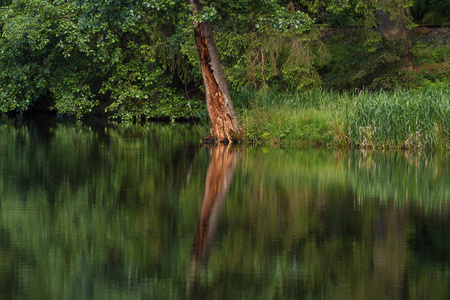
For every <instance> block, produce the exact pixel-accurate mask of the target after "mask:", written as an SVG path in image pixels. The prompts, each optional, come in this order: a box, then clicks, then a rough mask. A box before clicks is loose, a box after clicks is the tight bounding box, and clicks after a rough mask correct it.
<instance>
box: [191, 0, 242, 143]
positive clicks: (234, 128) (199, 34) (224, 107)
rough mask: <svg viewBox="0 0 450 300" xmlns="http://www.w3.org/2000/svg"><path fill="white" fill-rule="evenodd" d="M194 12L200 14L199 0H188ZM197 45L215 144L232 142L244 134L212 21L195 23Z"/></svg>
mask: <svg viewBox="0 0 450 300" xmlns="http://www.w3.org/2000/svg"><path fill="white" fill-rule="evenodd" d="M189 3H190V4H191V6H192V13H193V14H194V15H197V14H198V13H199V12H200V11H201V6H200V4H199V2H198V0H189ZM195 42H196V44H197V49H198V53H199V56H200V65H201V68H202V76H203V84H204V86H205V94H206V105H207V108H208V113H209V118H210V120H211V132H210V138H211V139H212V140H213V141H214V142H225V143H226V142H230V143H231V142H233V141H234V140H236V139H238V138H239V136H238V135H239V133H240V132H241V131H242V128H241V126H240V125H239V123H238V121H237V119H236V112H235V110H234V107H233V103H232V102H231V97H230V92H229V91H228V87H227V83H226V80H225V76H224V73H223V70H222V67H221V65H220V61H219V56H218V53H217V47H216V43H215V42H214V36H213V30H212V25H211V23H210V22H202V23H200V22H197V21H196V22H195Z"/></svg>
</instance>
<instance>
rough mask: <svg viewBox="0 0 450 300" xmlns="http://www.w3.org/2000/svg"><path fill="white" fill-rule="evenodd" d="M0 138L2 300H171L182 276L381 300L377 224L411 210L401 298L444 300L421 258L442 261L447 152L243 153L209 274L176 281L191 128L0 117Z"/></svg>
mask: <svg viewBox="0 0 450 300" xmlns="http://www.w3.org/2000/svg"><path fill="white" fill-rule="evenodd" d="M43 128H44V129H43ZM0 137H1V139H0V166H1V169H0V193H1V195H2V196H1V203H0V205H1V210H0V254H1V257H2V260H1V268H0V291H2V292H3V291H9V292H8V293H9V294H8V293H6V294H3V295H8V296H9V297H8V298H29V297H31V296H35V297H39V298H45V299H52V298H53V299H55V298H58V299H59V298H64V295H67V293H70V294H71V295H74V297H77V298H83V297H84V298H94V297H95V298H108V299H119V298H120V299H124V298H127V299H139V298H165V299H169V298H176V299H180V298H183V297H185V296H186V286H187V281H188V280H189V278H190V276H197V280H196V281H195V283H196V287H195V288H193V289H192V291H193V293H195V295H197V296H199V297H200V298H214V297H216V298H240V297H242V295H245V296H246V298H279V297H284V298H289V297H292V298H306V297H310V298H321V297H323V298H339V297H338V296H336V295H342V297H343V298H347V299H348V298H360V299H361V298H367V296H371V297H374V298H386V297H387V296H388V295H389V291H387V290H386V289H384V288H386V286H383V284H385V283H383V281H377V279H376V278H375V277H376V276H375V275H374V270H373V268H374V267H373V260H374V252H376V251H379V249H378V248H376V247H379V245H377V244H376V243H375V241H374V239H375V237H374V234H375V233H374V228H375V227H376V225H377V224H378V223H380V222H381V221H382V220H383V219H382V218H381V217H380V215H381V214H383V212H387V213H391V214H392V215H394V216H395V215H396V213H397V212H398V211H397V210H406V211H408V209H409V210H410V211H411V213H410V216H411V217H410V219H411V221H409V222H406V223H405V222H403V223H400V224H399V225H398V226H407V229H408V230H407V231H406V230H405V231H401V233H407V234H408V235H407V236H402V238H403V239H405V238H408V239H409V240H410V241H411V242H413V243H414V245H412V247H410V248H409V247H408V248H406V247H407V244H406V243H402V244H401V246H403V247H405V249H407V250H406V252H405V254H402V255H403V256H401V255H400V256H395V257H396V258H399V259H400V260H403V261H404V263H405V264H406V268H403V269H401V271H402V272H406V274H404V276H403V277H402V278H404V280H409V284H407V283H405V284H406V286H408V287H409V289H408V290H407V291H406V292H405V293H409V294H406V296H408V295H409V296H412V295H413V293H414V295H419V296H428V295H436V296H439V295H441V296H442V295H443V297H441V298H445V296H446V295H448V278H449V276H450V274H449V272H448V267H447V268H445V266H444V268H441V269H440V271H436V266H437V265H439V264H441V267H442V261H441V260H439V258H435V260H432V259H431V257H432V256H433V254H435V253H439V254H441V255H445V253H449V252H448V251H447V250H448V246H447V244H446V243H447V242H446V240H447V239H446V236H448V226H446V225H445V224H444V223H445V218H448V217H447V214H448V208H449V201H450V188H449V187H448V185H447V184H446V178H448V176H449V167H448V157H447V156H432V155H424V154H422V155H421V154H408V153H391V154H385V153H377V152H373V153H359V152H349V153H341V152H331V151H318V150H308V151H293V150H267V149H253V148H249V149H240V151H241V153H242V156H241V160H240V162H239V163H238V167H237V169H236V172H235V176H234V182H233V183H232V185H231V187H230V190H229V193H228V196H227V200H226V202H225V204H224V209H223V212H222V216H221V219H220V221H219V223H218V228H217V232H216V236H215V239H214V243H213V248H212V251H211V257H210V261H209V265H208V266H205V267H203V268H200V270H198V274H189V270H190V260H191V253H192V247H193V241H194V236H195V230H196V226H197V220H198V217H199V213H200V206H201V203H200V202H201V198H202V195H203V191H204V188H205V187H204V183H205V176H206V169H207V167H208V161H209V154H208V150H207V149H204V148H202V149H199V148H198V147H199V146H198V137H197V136H196V134H194V133H193V130H191V129H190V128H189V126H183V125H175V126H174V125H164V126H161V125H149V126H145V127H138V126H136V127H117V128H106V129H105V128H102V129H101V130H96V129H95V127H92V128H91V127H87V126H83V125H76V124H75V125H61V124H57V123H55V122H53V121H52V120H49V122H48V124H47V125H46V126H45V127H41V126H37V124H33V126H28V125H27V122H25V121H23V122H12V121H10V120H2V123H1V125H0ZM405 200H406V201H405ZM415 207H417V208H420V210H419V209H414V208H415ZM434 212H438V213H440V214H442V217H441V216H439V215H437V214H436V215H433V213H434ZM387 213H386V214H387ZM428 214H429V215H433V218H430V217H428ZM380 220H381V221H380ZM443 222H444V223H443ZM441 225H445V226H441ZM396 228H397V227H395V228H390V227H387V228H386V230H387V231H389V232H390V233H391V234H396V232H397V231H396ZM437 228H439V230H436V229H437ZM429 231H432V233H430V232H429ZM430 234H431V236H430ZM439 236H441V237H443V238H442V239H439ZM376 238H378V239H380V237H379V236H377V237H376ZM427 238H429V240H426V239H427ZM430 241H431V242H430ZM440 241H445V243H440ZM425 242H426V243H425ZM375 248H376V249H375ZM446 251H447V252H446ZM401 253H403V252H401ZM424 257H425V259H424ZM446 262H448V260H446ZM399 266H400V265H399ZM416 267H418V269H417V268H416ZM398 268H399V267H398ZM398 268H397V269H396V266H395V265H394V266H392V272H393V274H394V270H395V271H398ZM421 271H423V272H425V273H426V274H427V275H428V276H429V277H430V278H433V279H435V280H425V279H426V278H427V276H425V275H424V274H422V273H421ZM431 289H432V291H431ZM427 292H430V294H427ZM195 295H193V296H195Z"/></svg>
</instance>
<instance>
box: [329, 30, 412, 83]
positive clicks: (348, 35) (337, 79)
mask: <svg viewBox="0 0 450 300" xmlns="http://www.w3.org/2000/svg"><path fill="white" fill-rule="evenodd" d="M368 36H371V37H370V38H368ZM328 47H329V51H330V54H331V62H330V63H329V64H328V65H325V66H324V67H323V68H322V69H321V70H320V73H321V74H323V75H322V76H323V80H324V84H325V86H329V87H332V88H333V89H338V90H341V89H352V88H359V89H369V90H378V89H380V88H382V89H392V88H394V87H395V86H396V85H398V84H399V83H401V77H402V69H401V67H402V66H403V65H404V63H403V61H402V59H401V57H402V55H404V53H403V51H401V50H400V49H401V47H400V46H397V45H395V44H392V43H390V42H388V41H386V40H383V39H382V36H381V35H380V34H378V33H376V32H373V31H370V30H368V29H353V30H348V31H344V32H343V33H342V34H340V35H336V36H334V37H333V40H332V41H330V43H329V44H328Z"/></svg>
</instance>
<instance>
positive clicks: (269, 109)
mask: <svg viewBox="0 0 450 300" xmlns="http://www.w3.org/2000/svg"><path fill="white" fill-rule="evenodd" d="M232 97H233V100H234V102H235V106H236V109H237V111H238V114H239V115H240V118H241V122H242V124H243V125H244V127H245V129H246V137H247V139H248V141H249V142H252V143H256V144H272V145H283V146H306V147H307V146H318V145H321V146H327V147H359V148H364V149H373V148H378V149H414V150H424V149H430V150H441V151H446V150H449V149H450V147H449V144H450V129H449V125H450V88H449V89H443V90H431V89H422V90H404V89H397V90H395V91H393V92H384V91H380V92H378V93H369V92H355V93H350V92H344V93H337V92H333V91H326V90H321V89H319V90H315V91H309V92H305V93H299V92H296V93H290V94H280V93H276V92H269V93H261V92H257V91H238V92H236V91H235V92H233V95H232Z"/></svg>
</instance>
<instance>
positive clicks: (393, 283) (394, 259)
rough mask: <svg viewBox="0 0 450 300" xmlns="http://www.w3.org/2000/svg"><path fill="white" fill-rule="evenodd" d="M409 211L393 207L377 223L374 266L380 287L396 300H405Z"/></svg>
mask: <svg viewBox="0 0 450 300" xmlns="http://www.w3.org/2000/svg"><path fill="white" fill-rule="evenodd" d="M407 233H408V209H407V208H403V209H402V208H397V209H396V208H395V207H394V206H393V205H392V204H391V205H389V207H388V208H386V210H384V211H382V212H381V213H380V215H379V218H378V220H377V221H376V222H375V230H374V246H373V263H374V279H375V281H376V284H377V285H380V286H382V287H385V288H386V290H387V292H388V293H389V294H390V295H391V296H393V298H401V297H402V291H403V285H404V275H405V260H406V242H407Z"/></svg>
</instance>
